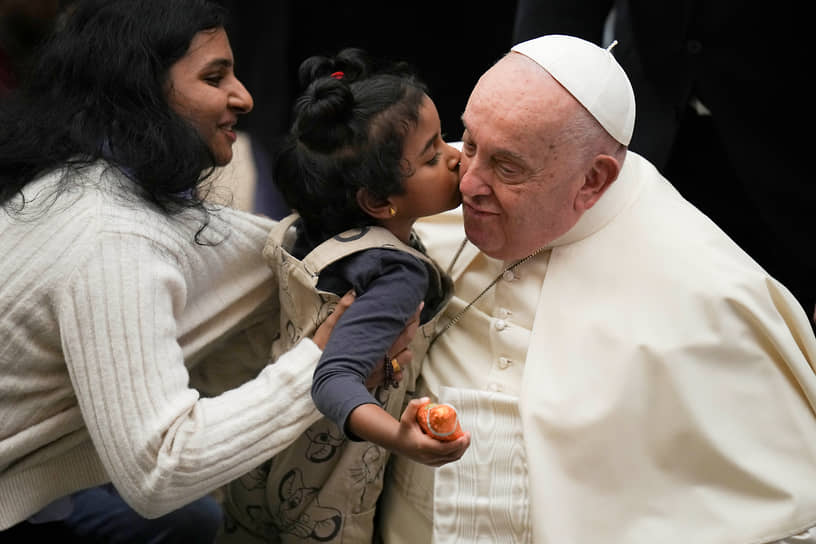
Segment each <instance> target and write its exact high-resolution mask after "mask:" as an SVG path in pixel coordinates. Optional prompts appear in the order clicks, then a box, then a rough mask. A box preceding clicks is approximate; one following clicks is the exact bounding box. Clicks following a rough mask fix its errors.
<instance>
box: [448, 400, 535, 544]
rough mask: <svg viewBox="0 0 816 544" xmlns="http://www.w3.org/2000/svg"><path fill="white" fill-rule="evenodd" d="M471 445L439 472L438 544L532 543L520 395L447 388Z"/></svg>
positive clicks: (451, 402) (450, 401) (449, 401)
mask: <svg viewBox="0 0 816 544" xmlns="http://www.w3.org/2000/svg"><path fill="white" fill-rule="evenodd" d="M439 402H446V403H450V404H452V405H454V406H455V407H456V410H457V412H458V413H459V420H460V422H461V424H462V429H464V430H467V431H470V433H471V443H470V448H468V451H467V452H465V455H463V456H462V458H461V459H459V460H458V461H456V462H454V463H449V464H447V465H444V466H442V467H440V468H438V469H437V470H436V478H435V482H434V515H433V520H434V522H433V525H434V526H433V542H434V544H449V543H454V542H468V543H473V542H485V543H493V542H507V543H516V542H518V543H530V542H532V531H531V525H530V500H529V493H528V489H527V486H528V485H529V484H528V481H529V480H528V476H527V458H526V454H525V452H524V440H523V436H522V431H521V418H520V417H519V412H518V398H517V397H513V396H510V395H504V394H501V393H491V392H485V391H478V390H475V389H456V388H451V387H442V388H441V391H440V394H439Z"/></svg>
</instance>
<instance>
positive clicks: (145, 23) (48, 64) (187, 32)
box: [0, 0, 226, 224]
mask: <svg viewBox="0 0 816 544" xmlns="http://www.w3.org/2000/svg"><path fill="white" fill-rule="evenodd" d="M225 16H226V14H225V11H224V10H223V8H222V7H221V6H220V5H218V4H216V3H214V2H211V1H208V0H82V1H80V2H78V3H77V4H76V7H75V9H74V10H73V11H72V12H71V13H70V15H67V16H66V17H65V19H64V21H63V22H62V24H61V25H60V28H59V29H58V30H57V32H56V33H55V34H54V35H53V36H52V37H51V38H50V39H49V40H48V41H47V43H46V44H45V45H44V48H43V49H42V51H41V53H40V55H39V61H38V64H37V65H36V66H35V69H34V70H33V71H32V73H31V76H30V78H29V80H28V81H27V82H26V84H25V85H24V86H23V87H22V88H21V89H20V90H19V91H17V92H16V93H15V95H14V96H12V97H11V98H10V99H7V100H4V101H3V104H2V105H0V205H3V206H4V207H6V208H7V209H8V208H10V207H11V206H10V205H9V204H10V202H9V201H10V199H12V198H13V197H14V196H15V195H17V194H19V193H20V191H21V189H22V188H23V187H24V186H25V185H26V184H27V183H29V182H30V181H31V180H33V179H34V178H36V177H37V176H39V175H41V174H44V173H46V172H49V171H52V170H54V169H56V168H59V167H62V166H69V167H74V168H76V167H82V166H84V165H88V164H90V163H92V162H94V161H96V160H98V159H100V158H104V159H106V160H107V161H108V162H109V163H111V164H112V165H113V166H115V167H118V168H119V169H121V170H122V171H123V172H125V173H126V174H127V175H128V176H129V177H131V178H132V179H133V180H134V181H135V182H136V183H137V184H138V185H139V186H140V187H141V188H142V190H143V195H142V196H143V197H144V198H145V199H146V200H148V201H150V202H152V203H154V204H155V205H156V206H158V207H159V208H160V209H161V210H162V211H163V212H165V213H167V214H172V213H176V212H179V211H181V210H183V209H185V208H200V209H202V210H204V206H203V203H202V201H201V199H200V197H199V196H198V194H197V191H196V186H197V185H198V184H199V182H200V181H202V180H203V179H205V178H206V177H207V176H209V175H210V174H211V173H212V171H213V167H214V165H215V159H214V157H213V155H212V153H211V152H210V150H209V149H208V147H207V145H206V144H205V143H204V142H203V140H202V139H201V138H200V137H199V136H198V134H197V132H196V131H195V130H194V129H193V128H192V126H191V125H190V124H189V123H187V122H186V121H184V120H183V119H182V118H181V117H180V116H178V115H177V114H176V113H175V112H173V110H172V109H171V108H170V106H169V104H168V101H167V98H166V90H167V85H168V75H169V69H170V67H171V66H172V65H173V64H174V63H175V62H176V61H177V60H179V59H180V58H181V57H182V56H184V54H185V53H186V52H187V49H188V47H189V45H190V42H191V41H192V39H193V37H194V36H195V35H196V33H198V32H199V31H202V30H208V29H216V28H221V27H223V26H224V24H225ZM22 205H23V206H24V205H25V204H24V203H23V204H22ZM14 207H15V209H17V210H18V211H19V209H20V208H18V207H17V206H16V205H15V206H14ZM205 217H206V214H205ZM205 224H206V220H205Z"/></svg>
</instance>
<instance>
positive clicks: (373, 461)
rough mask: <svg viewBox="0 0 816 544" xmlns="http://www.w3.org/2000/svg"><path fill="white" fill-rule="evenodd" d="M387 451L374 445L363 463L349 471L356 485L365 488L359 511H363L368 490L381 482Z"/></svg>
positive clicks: (368, 450)
mask: <svg viewBox="0 0 816 544" xmlns="http://www.w3.org/2000/svg"><path fill="white" fill-rule="evenodd" d="M385 455H386V453H385V449H384V448H381V447H379V446H375V445H374V444H372V445H371V446H370V447H369V448H367V449H366V450H365V451H364V452H363V456H362V462H361V463H360V464H359V465H358V466H355V467H352V468H351V469H349V472H350V474H351V478H352V480H354V483H355V484H357V485H359V486H361V487H362V488H363V492H362V494H361V495H360V500H359V501H358V507H357V511H358V512H359V511H361V510H363V504H364V503H365V496H366V490H367V489H368V487H369V486H370V485H371V484H373V483H375V482H377V481H378V480H380V479H381V478H382V476H383V470H384V469H385Z"/></svg>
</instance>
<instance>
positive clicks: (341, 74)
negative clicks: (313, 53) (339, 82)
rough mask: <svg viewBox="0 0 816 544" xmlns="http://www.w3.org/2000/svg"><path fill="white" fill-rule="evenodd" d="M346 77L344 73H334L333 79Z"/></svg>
mask: <svg viewBox="0 0 816 544" xmlns="http://www.w3.org/2000/svg"><path fill="white" fill-rule="evenodd" d="M344 75H346V74H344V73H343V72H334V73H333V74H332V75H331V77H333V78H334V79H343V76H344Z"/></svg>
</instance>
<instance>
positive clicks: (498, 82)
mask: <svg viewBox="0 0 816 544" xmlns="http://www.w3.org/2000/svg"><path fill="white" fill-rule="evenodd" d="M576 107H580V106H579V105H578V103H577V101H575V99H574V98H573V97H572V96H571V95H570V94H569V93H568V92H567V91H566V90H565V89H564V88H563V87H561V86H560V85H559V84H558V83H557V82H556V81H555V80H553V79H552V78H551V77H550V76H549V75H548V74H547V73H546V72H545V71H544V70H542V69H541V68H540V67H538V66H537V65H536V64H535V63H533V62H532V61H531V60H530V59H528V58H526V57H524V56H522V55H519V54H516V53H511V54H509V55H508V56H507V57H505V58H504V59H502V60H501V61H499V62H498V63H497V64H496V65H495V66H493V67H492V68H491V69H490V70H488V71H487V73H485V74H484V75H483V76H482V78H481V79H480V80H479V82H478V83H477V84H476V87H475V88H474V90H473V93H472V94H471V96H470V99H469V100H468V103H467V106H466V108H465V113H464V114H463V115H462V121H463V123H464V126H465V132H464V134H463V136H462V141H463V147H462V158H461V161H462V166H461V170H460V172H461V176H462V181H461V183H460V190H461V192H462V199H463V210H464V212H463V213H464V222H465V232H466V233H467V236H468V238H469V239H470V241H471V242H473V243H474V244H475V245H476V246H478V247H479V249H481V250H482V251H483V252H484V253H486V254H487V255H489V256H491V257H493V258H497V259H502V260H515V259H521V258H523V257H526V256H527V255H529V254H530V253H532V252H534V251H535V250H536V249H538V248H540V247H542V246H544V245H547V244H548V243H550V242H552V241H553V240H555V239H556V238H558V237H559V236H561V235H562V234H564V233H565V232H567V231H568V230H569V229H570V228H571V227H572V226H573V225H574V224H575V223H576V222H577V221H578V219H579V217H580V215H581V213H582V212H581V210H580V209H578V208H577V207H576V205H575V200H576V195H577V193H578V190H579V189H580V187H581V186H582V185H583V181H584V175H583V167H584V165H583V164H582V162H581V161H580V159H579V158H578V152H577V150H576V145H575V144H574V143H571V142H570V141H569V139H565V138H564V137H562V134H563V133H564V130H563V128H564V126H565V120H566V119H567V118H568V117H569V115H570V112H574V111H575V110H574V108H576Z"/></svg>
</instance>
